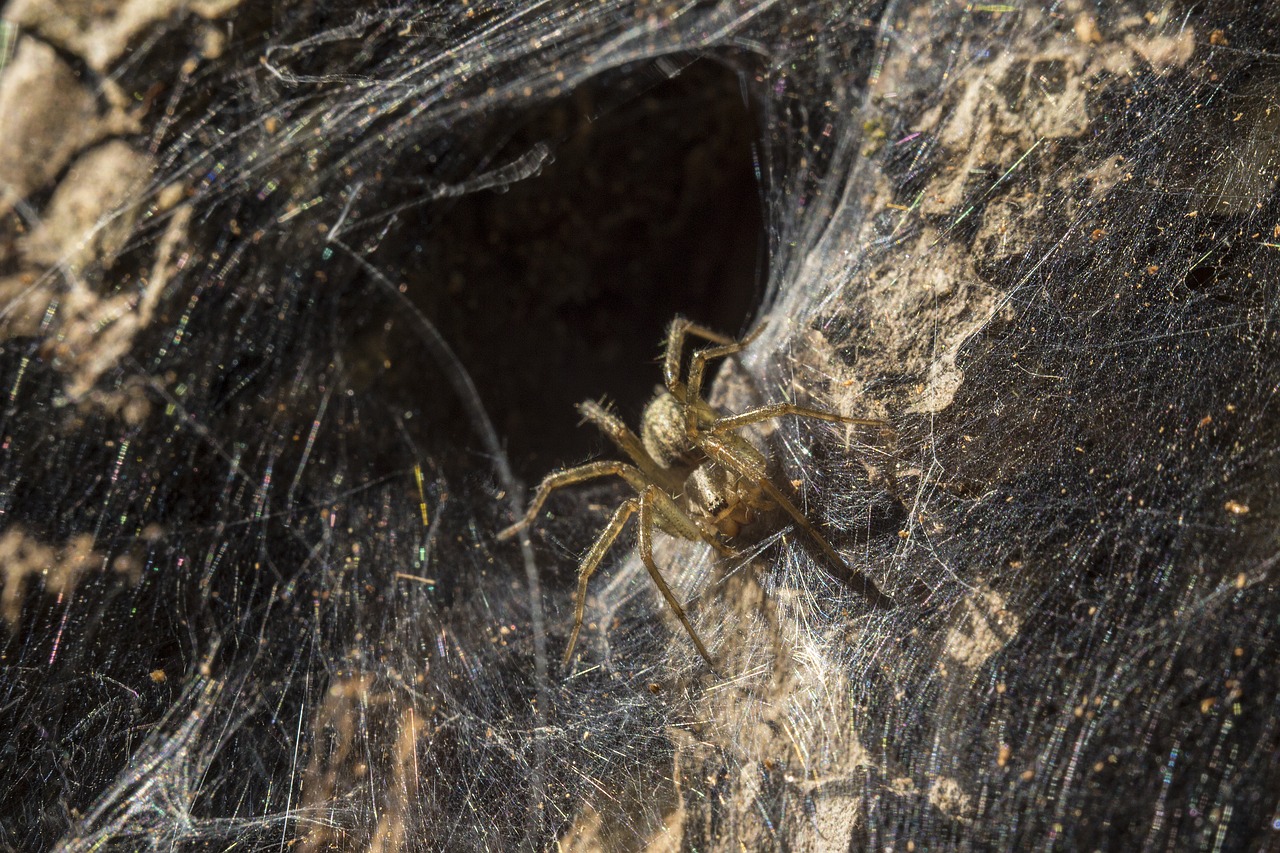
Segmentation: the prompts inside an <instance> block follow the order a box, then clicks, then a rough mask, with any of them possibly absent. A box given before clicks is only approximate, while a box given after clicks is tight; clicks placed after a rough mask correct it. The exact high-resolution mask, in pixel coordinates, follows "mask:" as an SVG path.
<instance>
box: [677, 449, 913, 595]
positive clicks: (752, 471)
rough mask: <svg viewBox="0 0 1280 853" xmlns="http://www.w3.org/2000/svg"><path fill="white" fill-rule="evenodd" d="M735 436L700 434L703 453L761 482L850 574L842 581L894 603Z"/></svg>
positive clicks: (783, 507) (817, 543) (855, 588)
mask: <svg viewBox="0 0 1280 853" xmlns="http://www.w3.org/2000/svg"><path fill="white" fill-rule="evenodd" d="M733 438H737V436H732V435H726V436H719V435H715V434H712V433H701V434H699V435H698V446H699V447H701V448H702V450H703V452H705V453H706V454H707V456H708V457H710V458H711V459H713V460H715V461H716V462H718V463H719V464H721V465H724V466H725V467H726V468H728V469H730V470H731V471H734V472H735V473H737V474H738V475H740V476H743V477H746V478H748V479H750V480H752V481H753V482H755V483H756V484H757V485H759V486H760V489H761V491H763V492H764V493H765V494H766V495H768V496H769V498H770V499H771V500H773V502H774V503H775V504H777V505H778V506H779V507H781V508H782V510H783V512H785V513H786V514H787V515H789V516H791V519H792V520H793V521H794V522H795V523H796V524H797V525H798V526H799V527H800V529H801V530H803V531H804V532H805V534H806V535H807V536H808V537H809V539H810V540H812V541H813V543H814V544H815V545H817V546H818V549H819V550H821V551H822V553H823V555H824V556H826V558H827V560H829V561H830V562H831V564H832V565H833V566H839V567H840V568H842V569H843V570H844V571H845V573H846V574H847V575H848V577H847V578H845V579H843V580H844V581H845V582H846V583H847V585H849V586H851V587H853V589H854V590H855V591H856V592H858V593H859V594H861V595H863V596H864V597H866V598H867V600H868V601H870V602H871V604H872V606H874V607H881V608H887V607H892V606H894V603H893V599H891V598H889V597H888V596H887V595H885V594H884V593H882V592H881V591H880V589H879V587H877V586H876V585H875V583H874V582H873V581H872V580H871V578H869V577H867V576H866V575H864V574H863V573H862V572H858V571H855V570H854V569H853V568H852V567H851V566H850V565H849V564H848V563H846V562H845V561H844V559H843V558H842V557H841V556H840V555H839V554H837V553H836V549H835V548H832V547H831V544H830V543H829V542H827V540H826V538H825V537H823V535H822V534H821V533H819V532H818V529H817V528H816V527H814V526H813V524H812V523H811V522H810V521H809V519H807V518H805V516H804V513H802V512H801V511H800V510H799V509H798V508H797V507H796V505H795V504H793V503H792V502H791V500H790V499H789V498H788V497H787V496H786V495H784V494H783V493H782V492H781V491H780V490H779V489H778V487H777V486H775V485H774V484H773V483H772V481H770V480H769V478H768V477H767V476H766V475H765V472H763V471H761V470H759V468H758V466H757V465H756V464H754V462H753V461H752V457H751V456H750V455H748V454H744V453H741V452H738V451H737V449H736V448H735V447H734V444H735V442H733V441H732V440H731V439H733ZM738 440H739V441H743V442H745V439H740V438H739V439H738Z"/></svg>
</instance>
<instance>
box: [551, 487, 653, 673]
mask: <svg viewBox="0 0 1280 853" xmlns="http://www.w3.org/2000/svg"><path fill="white" fill-rule="evenodd" d="M638 509H640V502H639V501H637V500H636V499H635V498H627V500H625V501H623V503H622V505H621V506H619V507H618V509H617V510H616V511H615V512H614V513H613V518H611V519H609V525H608V526H607V527H605V529H604V530H602V531H600V535H599V536H597V537H596V541H595V544H594V545H592V546H591V550H590V551H588V552H587V556H585V557H583V558H582V563H581V565H579V566H578V596H577V599H576V601H575V602H574V606H573V633H571V634H570V635H569V647H568V648H566V649H565V650H564V657H563V658H562V659H561V665H562V666H568V665H569V661H570V660H572V659H573V649H574V647H575V646H577V645H578V634H579V633H580V632H581V631H582V615H583V611H585V610H586V607H587V581H589V580H591V575H592V574H594V573H595V570H596V567H597V566H599V565H600V561H601V560H603V559H604V555H605V553H606V552H608V550H609V546H611V545H612V544H613V543H614V540H616V539H617V538H618V534H619V533H621V532H622V527H623V525H625V524H626V523H627V519H629V518H631V516H632V514H634V513H635V512H636V511H637V510H638Z"/></svg>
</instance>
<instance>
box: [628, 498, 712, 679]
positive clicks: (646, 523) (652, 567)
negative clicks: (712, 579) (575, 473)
mask: <svg viewBox="0 0 1280 853" xmlns="http://www.w3.org/2000/svg"><path fill="white" fill-rule="evenodd" d="M663 498H667V500H670V498H669V497H668V496H667V495H666V494H665V493H664V492H663V491H662V490H661V489H659V488H658V487H657V486H649V487H648V488H646V489H645V490H644V494H642V495H641V496H640V560H641V561H642V562H643V563H644V567H645V568H646V569H648V570H649V575H650V577H652V578H653V582H654V583H655V584H657V585H658V589H660V590H661V591H662V597H663V598H665V599H666V600H667V604H668V605H670V606H671V609H672V610H674V611H675V614H676V618H677V619H679V620H680V624H681V625H683V626H684V630H685V631H686V632H687V633H688V634H689V639H691V640H693V644H694V645H695V646H697V648H698V654H700V655H702V658H703V660H705V661H706V662H707V665H708V666H710V667H711V669H712V670H714V669H715V668H716V665H715V662H714V661H712V660H711V655H710V654H709V653H708V652H707V647H706V646H704V645H702V640H701V639H699V638H698V632H697V631H695V630H693V625H692V624H690V622H689V617H688V616H685V615H684V608H683V607H681V606H680V602H679V601H677V600H676V597H675V594H674V593H672V592H671V587H669V586H667V582H666V581H665V580H663V577H662V572H660V571H658V564H657V563H655V562H654V560H653V505H654V502H655V501H658V502H659V505H661V501H662V499H663Z"/></svg>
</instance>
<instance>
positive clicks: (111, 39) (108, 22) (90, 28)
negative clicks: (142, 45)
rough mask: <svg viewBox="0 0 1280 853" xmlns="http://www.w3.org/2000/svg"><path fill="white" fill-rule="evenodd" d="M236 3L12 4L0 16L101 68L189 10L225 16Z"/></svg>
mask: <svg viewBox="0 0 1280 853" xmlns="http://www.w3.org/2000/svg"><path fill="white" fill-rule="evenodd" d="M240 2H241V0H120V2H113V1H112V0H13V2H11V3H10V4H9V6H8V7H7V8H6V9H5V12H4V16H5V18H7V19H8V20H10V21H13V22H14V23H16V24H19V25H21V26H23V27H27V28H29V29H32V30H35V31H36V32H38V33H39V34H40V35H41V36H42V37H43V38H46V39H48V40H49V41H51V42H53V43H54V44H57V45H60V46H62V47H64V48H66V49H67V50H69V51H71V52H72V53H75V54H77V55H79V56H80V57H82V58H83V59H84V61H85V62H86V63H88V64H89V67H91V68H93V69H95V70H97V71H105V70H107V69H108V68H109V67H110V66H111V64H112V63H114V62H115V61H116V60H117V59H119V58H120V57H121V56H122V55H123V54H124V52H125V51H126V50H127V49H128V47H129V44H130V43H131V42H132V41H133V40H135V39H137V38H139V37H141V36H142V35H144V34H145V33H147V32H148V31H149V29H150V28H152V27H154V26H155V25H156V24H158V23H160V22H162V21H164V20H166V19H168V18H171V17H173V16H174V15H177V14H178V13H180V12H191V13H194V14H196V15H199V16H201V17H203V18H210V19H211V18H218V17H221V16H222V15H225V14H227V13H228V12H230V11H231V10H233V9H235V7H236V6H238V5H240Z"/></svg>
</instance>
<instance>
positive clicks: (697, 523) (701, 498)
mask: <svg viewBox="0 0 1280 853" xmlns="http://www.w3.org/2000/svg"><path fill="white" fill-rule="evenodd" d="M763 330H764V326H763V325H761V326H759V327H757V328H756V330H755V331H754V332H752V333H751V334H750V335H748V336H747V337H745V338H743V339H741V340H734V339H732V338H729V337H726V336H724V335H721V334H719V333H717V332H714V331H712V330H710V329H707V328H704V327H702V326H699V325H696V324H694V323H692V322H690V321H689V320H687V319H685V318H683V317H677V318H676V319H675V320H673V321H672V323H671V325H670V327H669V328H668V331H667V345H666V353H665V356H664V358H663V379H664V386H660V387H658V388H657V391H656V393H655V394H654V397H653V399H652V400H650V401H649V403H648V405H646V406H645V409H644V414H643V416H642V417H641V423H640V435H639V436H637V435H636V434H635V433H634V432H632V431H631V430H630V429H629V428H628V427H627V426H626V424H624V423H623V422H622V420H621V419H619V418H618V417H617V416H616V415H614V414H613V413H611V412H609V411H608V410H606V409H605V407H604V406H603V405H601V404H600V403H596V402H593V401H590V400H588V401H586V402H584V403H580V404H578V411H579V412H581V414H582V416H583V418H584V422H586V421H590V422H591V423H593V424H595V426H596V427H598V428H599V429H600V431H601V432H603V433H604V434H605V435H607V436H608V437H609V439H610V440H612V441H613V443H614V444H615V445H617V447H618V449H619V450H621V451H622V452H623V453H624V454H625V455H626V456H627V458H629V459H630V460H631V464H628V463H626V462H614V461H602V462H591V463H588V464H586V465H579V466H577V467H575V468H568V469H565V470H561V471H555V472H552V473H551V474H548V475H547V476H546V477H545V478H543V480H542V482H541V483H540V484H539V485H538V489H537V491H536V492H535V494H534V497H533V500H532V501H531V502H530V503H529V509H528V510H527V511H526V512H525V514H524V516H523V517H522V518H521V519H520V520H519V521H517V522H516V523H515V524H513V525H511V526H510V527H508V528H506V529H505V530H503V531H501V532H500V533H499V534H498V538H499V539H510V538H511V537H513V536H515V535H516V534H517V533H519V532H520V531H521V530H524V529H525V528H527V527H529V526H531V525H532V524H533V523H534V521H535V519H536V518H537V515H538V511H539V510H541V509H542V505H543V503H545V502H546V500H547V496H548V495H550V494H551V493H552V492H553V491H555V490H556V489H559V488H563V487H564V486H569V485H573V484H575V483H581V482H584V481H586V480H592V479H595V478H597V477H621V478H622V479H623V480H625V481H626V482H627V484H628V485H630V486H631V487H632V488H633V489H635V491H636V497H633V498H629V499H627V500H626V501H623V503H622V505H621V506H619V507H618V508H617V510H616V511H615V512H614V513H613V517H612V518H611V519H610V520H609V523H608V525H606V526H605V528H604V530H603V531H601V533H600V535H599V536H598V537H597V538H596V541H595V544H593V545H592V546H591V550H589V551H588V552H587V554H586V556H585V557H583V558H582V563H581V565H579V567H578V593H577V597H576V599H575V603H574V615H573V632H572V634H571V635H570V636H569V646H568V648H566V649H565V653H564V659H563V665H564V666H568V664H569V661H570V660H571V659H572V658H573V650H574V648H575V646H576V645H577V642H578V634H579V633H580V632H581V630H582V617H583V611H584V608H585V607H586V595H587V582H588V581H589V580H590V579H591V575H592V573H594V572H595V570H596V568H597V567H598V566H599V565H600V561H601V560H602V559H604V555H605V553H606V552H608V550H609V548H610V546H612V545H613V543H614V540H616V539H617V538H618V535H619V534H620V533H621V532H622V528H623V526H624V525H626V523H627V521H628V520H629V519H630V518H631V516H633V515H635V514H637V513H638V514H639V516H640V541H639V549H640V559H641V561H642V562H643V563H644V566H645V568H646V569H648V571H649V575H650V576H651V577H652V578H653V582H654V583H655V584H656V585H657V587H658V589H659V590H660V591H661V593H662V597H663V598H665V599H666V601H667V604H668V605H670V607H671V610H672V611H673V612H674V613H675V615H676V618H677V619H679V620H680V624H681V625H683V626H684V629H685V631H686V632H688V634H689V638H690V639H691V640H693V644H694V646H696V647H697V649H698V653H699V654H700V655H702V657H703V658H704V659H705V660H706V661H707V663H708V664H710V665H711V666H712V668H713V669H714V666H715V664H714V662H713V661H712V659H711V655H710V653H709V652H708V651H707V647H706V646H705V645H703V643H702V640H701V638H699V637H698V632H697V631H695V630H694V628H693V625H692V624H690V622H689V618H688V617H687V616H686V615H685V612H684V608H683V607H681V606H680V602H679V601H677V600H676V597H675V595H674V594H673V593H672V592H671V588H670V587H669V586H668V585H667V582H666V580H664V579H663V577H662V573H661V572H660V571H659V570H658V566H657V564H656V563H655V562H654V559H653V528H654V526H655V525H656V526H657V527H658V528H659V529H661V530H662V531H663V532H665V533H667V534H669V535H672V536H677V537H680V538H682V539H688V540H692V541H695V542H696V541H704V542H706V543H707V544H709V545H710V546H711V547H712V548H714V549H715V550H716V551H717V552H718V553H719V554H721V555H722V556H724V557H733V556H736V554H737V552H736V551H735V550H734V549H733V548H732V547H730V546H729V544H728V543H727V541H726V540H730V539H733V538H734V537H735V536H737V535H738V533H739V532H740V531H742V530H743V529H744V528H747V527H750V526H751V525H752V524H753V523H754V522H756V521H757V520H758V519H759V518H760V517H762V516H766V515H768V514H770V513H772V512H773V511H774V510H776V509H781V510H782V511H783V512H785V513H786V514H787V515H789V516H790V517H791V519H792V520H793V521H794V522H795V523H796V525H797V526H799V528H800V529H801V530H803V531H804V532H805V534H806V535H807V536H808V537H809V539H810V540H811V541H812V542H813V544H814V545H816V546H817V547H818V549H819V550H820V551H821V552H822V554H823V555H824V556H825V557H826V559H827V560H828V561H829V562H830V563H831V564H832V565H834V566H837V567H840V568H841V569H843V570H844V571H845V572H846V573H847V575H848V577H849V578H851V579H852V583H851V585H852V586H854V587H855V589H857V591H858V592H860V593H861V594H862V595H864V596H865V597H866V598H868V599H869V600H870V601H871V603H872V604H873V605H876V606H878V607H885V606H890V605H892V603H893V602H892V601H891V600H890V599H888V598H887V597H886V596H885V595H884V594H883V593H881V592H880V590H879V589H877V588H876V586H875V584H874V583H872V581H871V580H870V579H869V578H867V577H866V576H865V575H862V574H860V573H858V572H854V571H852V570H851V569H849V568H848V566H847V565H846V564H845V562H844V560H842V559H841V558H840V556H839V555H838V554H837V553H836V551H835V549H834V548H832V547H831V545H830V544H829V543H828V542H827V540H826V539H824V538H823V536H822V534H821V533H819V532H818V531H817V529H816V528H815V527H814V526H813V525H812V524H811V523H810V522H809V520H808V519H807V518H805V516H804V514H803V513H801V512H800V510H799V509H797V508H796V506H795V504H794V503H792V502H791V500H790V499H789V498H788V497H787V496H786V495H784V494H783V493H782V492H781V491H780V490H779V489H778V487H777V486H775V485H774V484H773V482H772V481H771V480H770V479H769V475H768V460H767V459H766V458H765V456H764V454H763V453H761V452H760V451H759V450H757V449H756V447H755V446H754V445H752V444H751V443H750V442H748V441H747V440H746V439H745V438H743V437H742V436H740V435H737V434H736V432H735V431H736V430H738V429H741V428H742V427H745V426H748V425H750V424H754V423H759V422H761V421H766V420H770V419H773V418H778V417H782V416H784V415H796V416H799V417H804V418H817V419H819V420H824V421H832V422H835V423H844V424H854V425H857V426H874V427H880V428H882V429H885V428H888V424H886V423H885V422H884V421H880V420H875V419H872V418H850V417H845V416H844V415H837V414H835V413H834V412H825V411H822V410H820V409H809V408H805V407H803V406H796V405H793V404H791V403H774V404H772V405H768V406H761V407H760V408H756V409H751V410H749V411H746V412H742V413H740V414H736V415H722V414H721V413H720V412H718V411H716V410H715V409H714V408H712V406H711V404H710V403H708V402H707V401H706V400H704V399H703V398H702V380H703V374H704V373H705V371H706V367H707V362H709V361H710V360H712V359H715V358H724V357H727V356H730V355H733V354H734V353H737V352H739V351H741V350H742V349H743V348H745V347H746V346H747V345H748V344H750V343H751V342H752V341H753V340H755V339H756V337H757V336H758V335H759V334H760V333H761V332H762V331H763ZM689 337H696V338H701V339H703V340H705V341H708V342H710V343H712V344H714V345H715V346H711V347H708V348H705V349H699V350H697V351H695V352H694V353H693V355H692V356H691V357H690V360H689V370H688V375H687V376H686V377H685V378H684V379H683V380H682V379H681V378H680V366H681V362H682V360H683V357H684V349H685V340H686V338H689Z"/></svg>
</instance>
